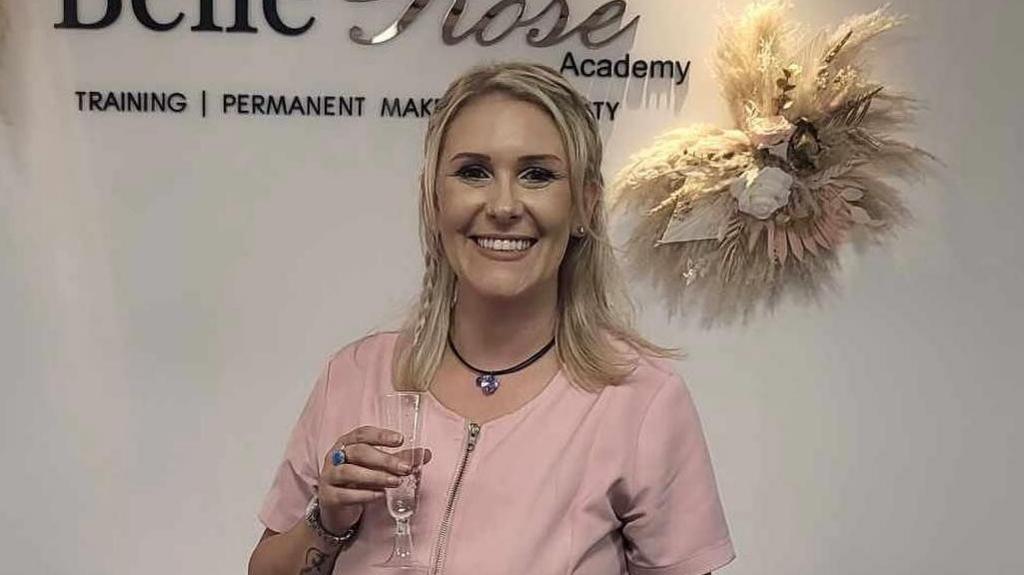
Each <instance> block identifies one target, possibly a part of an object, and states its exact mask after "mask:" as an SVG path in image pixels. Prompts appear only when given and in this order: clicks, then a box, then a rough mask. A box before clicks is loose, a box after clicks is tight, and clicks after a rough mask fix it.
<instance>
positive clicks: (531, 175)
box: [520, 166, 562, 184]
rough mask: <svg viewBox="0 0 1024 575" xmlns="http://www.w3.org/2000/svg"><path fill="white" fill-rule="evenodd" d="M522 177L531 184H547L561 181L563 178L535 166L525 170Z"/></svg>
mask: <svg viewBox="0 0 1024 575" xmlns="http://www.w3.org/2000/svg"><path fill="white" fill-rule="evenodd" d="M520 177H521V178H523V179H524V180H526V181H527V182H528V183H531V184H547V183H549V182H553V181H555V180H559V179H561V177H562V176H561V175H560V174H556V173H555V172H552V171H551V170H549V169H547V168H541V167H537V166H535V167H532V168H527V169H526V170H524V171H523V173H522V174H520Z"/></svg>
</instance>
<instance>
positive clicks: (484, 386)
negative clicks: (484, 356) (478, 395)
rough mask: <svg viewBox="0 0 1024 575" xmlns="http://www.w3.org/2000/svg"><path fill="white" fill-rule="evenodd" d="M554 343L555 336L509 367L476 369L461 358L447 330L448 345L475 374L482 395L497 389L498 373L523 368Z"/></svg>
mask: <svg viewBox="0 0 1024 575" xmlns="http://www.w3.org/2000/svg"><path fill="white" fill-rule="evenodd" d="M554 345H555V338H551V341H549V342H548V344H547V345H545V346H544V347H543V348H541V350H540V351H538V352H537V353H535V354H533V355H531V356H530V357H529V359H527V360H526V361H524V362H522V363H520V364H519V365H515V366H513V367H510V368H508V369H499V370H498V371H484V370H482V369H477V368H475V367H473V366H472V365H469V363H468V362H467V361H466V360H464V359H462V356H461V355H459V351H458V350H457V349H455V342H453V341H452V333H451V331H449V332H448V347H450V348H452V353H454V354H455V357H457V358H459V361H461V362H462V365H464V366H466V367H468V368H469V369H470V370H472V371H473V372H474V373H476V374H477V378H476V385H477V387H479V388H480V391H483V392H484V395H491V394H492V393H494V392H495V391H498V384H499V381H498V376H499V375H507V374H510V373H514V372H517V371H519V370H521V369H525V368H526V367H527V366H529V365H530V364H531V363H533V362H535V361H537V360H538V359H540V358H541V357H543V356H544V354H545V353H547V352H548V350H550V349H551V348H552V347H553V346H554Z"/></svg>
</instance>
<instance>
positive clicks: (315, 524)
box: [306, 495, 363, 550]
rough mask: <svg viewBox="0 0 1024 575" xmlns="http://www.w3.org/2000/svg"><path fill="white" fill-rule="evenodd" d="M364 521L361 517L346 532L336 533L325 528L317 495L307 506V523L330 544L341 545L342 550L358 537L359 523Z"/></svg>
mask: <svg viewBox="0 0 1024 575" xmlns="http://www.w3.org/2000/svg"><path fill="white" fill-rule="evenodd" d="M362 521H363V520H362V517H360V518H359V521H356V524H355V525H353V526H352V527H349V528H348V529H346V530H345V532H344V533H342V534H341V535H335V534H333V533H331V532H329V531H327V530H326V529H324V526H323V524H322V523H320V501H319V500H318V499H317V497H316V496H315V495H314V496H313V499H312V500H311V501H310V502H309V506H308V507H306V524H307V525H309V527H310V529H312V530H313V532H314V533H316V534H317V536H319V537H320V539H322V540H324V541H325V542H327V543H328V544H329V545H331V546H334V547H341V549H342V550H345V549H347V548H348V547H349V546H350V545H351V544H352V541H353V540H354V539H355V538H356V535H358V534H359V524H360V523H362Z"/></svg>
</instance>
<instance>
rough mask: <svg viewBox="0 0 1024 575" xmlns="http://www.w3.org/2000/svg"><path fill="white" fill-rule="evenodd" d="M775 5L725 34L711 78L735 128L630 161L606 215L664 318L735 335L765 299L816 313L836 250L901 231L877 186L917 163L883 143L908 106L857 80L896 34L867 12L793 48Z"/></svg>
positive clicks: (692, 133)
mask: <svg viewBox="0 0 1024 575" xmlns="http://www.w3.org/2000/svg"><path fill="white" fill-rule="evenodd" d="M790 10H791V6H790V4H789V3H788V2H784V1H782V0H760V1H758V2H755V3H753V4H752V5H751V6H749V7H748V8H747V10H746V11H745V13H744V14H742V15H741V16H740V17H738V18H733V19H727V20H726V21H725V22H724V23H723V25H722V27H721V29H720V33H719V36H720V37H719V45H718V48H717V51H716V53H715V68H716V75H717V77H718V80H719V82H720V84H721V89H722V93H723V96H724V98H725V100H726V102H727V103H728V105H729V108H730V111H731V115H732V118H733V121H734V122H735V127H734V128H732V129H722V128H717V127H714V126H709V125H696V126H690V127H686V128H682V129H677V130H673V131H671V132H668V133H666V134H664V135H662V136H660V137H659V138H657V139H656V140H655V142H654V143H653V145H651V146H650V147H648V148H646V149H644V150H642V151H640V152H639V153H637V154H636V155H634V156H633V157H632V158H631V159H630V160H629V162H628V163H627V166H626V167H625V168H624V169H623V170H622V171H621V172H620V173H619V174H618V176H617V177H616V179H615V182H614V183H613V185H612V187H611V191H610V194H611V198H610V200H611V204H612V205H613V206H614V207H615V208H616V209H626V210H629V211H633V212H635V213H638V214H640V215H641V216H642V217H640V218H639V223H638V224H637V225H636V227H635V228H634V229H633V230H632V232H631V235H630V237H629V239H628V241H627V243H626V246H625V247H626V256H627V260H628V264H629V267H630V268H631V270H632V271H634V272H636V273H639V274H640V275H644V276H647V277H649V279H651V280H653V282H654V284H655V285H656V287H657V288H658V289H659V291H660V292H661V293H662V295H663V296H664V297H665V299H666V300H667V303H668V305H669V313H670V315H671V314H675V313H677V312H681V311H685V312H687V313H690V312H691V310H695V311H696V312H697V313H698V314H699V316H700V318H701V320H702V323H703V324H704V325H706V326H710V325H716V324H727V323H731V322H734V321H736V320H743V321H746V320H747V319H749V318H750V317H751V316H752V315H753V314H755V313H756V312H758V311H763V310H770V309H772V308H773V307H774V306H775V304H776V303H778V301H779V300H780V298H782V297H784V296H791V297H797V298H804V299H811V300H818V299H819V298H820V296H821V295H822V294H823V293H824V292H825V291H827V290H829V289H830V288H832V287H833V286H834V281H835V280H834V276H835V272H836V270H837V266H838V255H837V250H838V249H839V248H840V247H842V246H843V245H846V244H848V243H849V244H853V245H865V244H869V243H876V242H878V241H880V240H882V239H885V238H886V236H888V235H890V234H891V233H892V232H893V231H894V230H895V229H897V228H898V227H899V226H900V225H901V224H903V223H905V221H906V219H907V216H908V214H907V210H906V208H905V207H904V204H903V202H902V200H901V197H900V192H899V190H898V189H897V188H896V187H894V185H893V183H892V181H893V180H894V179H895V178H908V177H911V176H915V175H919V174H922V173H923V171H924V168H925V165H926V164H927V162H928V161H929V160H931V159H933V158H932V156H930V155H929V154H928V153H927V152H925V151H923V150H921V149H919V148H917V147H914V146H911V145H909V144H906V143H904V142H901V141H898V140H897V139H895V138H894V137H893V135H892V134H893V133H894V132H896V131H898V130H900V129H901V128H905V127H906V126H907V125H908V123H909V122H910V121H911V119H912V114H913V112H914V108H915V105H914V100H913V99H911V98H910V97H908V96H907V95H904V94H899V93H896V92H894V91H892V90H891V89H889V88H888V87H886V86H883V85H881V84H879V83H878V82H876V81H874V80H872V78H871V77H870V75H869V74H868V71H867V66H866V59H867V58H866V56H867V53H866V52H867V51H866V48H868V47H869V46H870V44H871V42H872V40H874V39H875V38H877V37H878V36H879V35H880V34H882V33H884V32H886V31H888V30H891V29H892V28H894V27H896V26H898V25H900V24H901V23H902V21H903V18H901V17H898V16H894V15H892V14H890V13H889V11H888V9H887V8H881V9H879V10H876V11H874V12H871V13H869V14H864V15H859V16H855V17H853V18H850V19H848V20H847V21H846V22H844V23H843V24H842V25H840V26H839V27H838V28H836V29H835V30H825V31H822V32H820V33H818V34H816V35H813V36H811V37H810V38H807V37H805V36H803V35H802V34H801V33H800V31H799V30H798V29H797V27H796V26H795V25H794V24H792V23H790V22H789V20H788V19H787V13H788V12H789V11H790Z"/></svg>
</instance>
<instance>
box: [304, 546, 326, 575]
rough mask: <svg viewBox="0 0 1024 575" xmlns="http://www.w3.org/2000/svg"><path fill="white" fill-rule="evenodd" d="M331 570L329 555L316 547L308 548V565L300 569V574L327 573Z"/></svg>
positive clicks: (316, 574) (324, 574)
mask: <svg viewBox="0 0 1024 575" xmlns="http://www.w3.org/2000/svg"><path fill="white" fill-rule="evenodd" d="M330 572H331V564H330V561H328V555H327V554H326V553H324V552H323V551H321V550H319V549H317V548H316V547H310V548H309V549H307V550H306V565H305V566H304V567H303V568H302V569H301V570H300V571H299V575H307V574H308V575H327V574H328V573H330Z"/></svg>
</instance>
